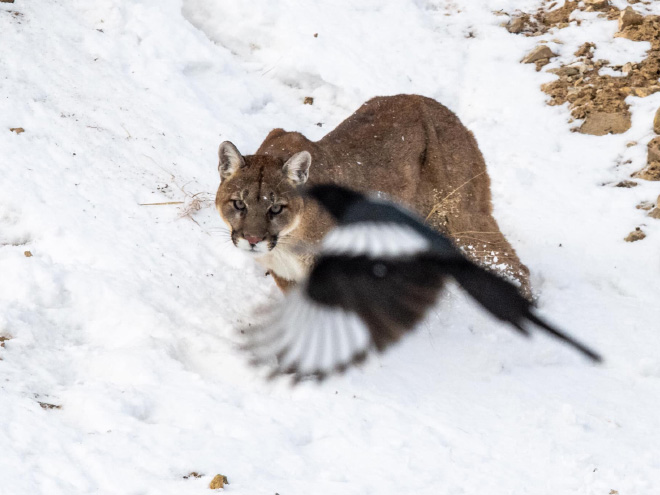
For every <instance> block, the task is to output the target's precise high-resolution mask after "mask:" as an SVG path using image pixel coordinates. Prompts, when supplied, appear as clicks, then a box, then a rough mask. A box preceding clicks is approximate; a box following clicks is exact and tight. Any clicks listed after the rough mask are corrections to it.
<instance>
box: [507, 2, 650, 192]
mask: <svg viewBox="0 0 660 495" xmlns="http://www.w3.org/2000/svg"><path fill="white" fill-rule="evenodd" d="M556 3H557V2H553V1H547V2H546V3H545V4H544V5H543V6H542V7H541V8H540V9H539V10H537V11H536V12H533V13H527V12H517V13H515V14H513V16H512V18H511V20H510V21H509V23H508V24H507V25H506V28H507V29H508V30H509V32H511V33H516V34H522V35H524V36H539V35H542V34H545V33H547V32H548V31H550V30H551V29H562V28H565V27H567V26H569V24H574V25H580V21H579V20H577V19H572V15H573V13H574V12H575V11H576V10H581V11H587V12H594V11H596V12H600V14H599V15H600V16H602V17H605V18H607V19H609V20H618V26H619V31H618V32H617V33H616V34H615V37H621V38H626V39H629V40H632V41H648V42H649V43H650V44H651V49H650V50H649V51H648V52H647V57H646V58H645V59H644V60H642V61H641V62H639V63H632V62H628V63H626V64H624V65H611V64H610V63H609V61H608V60H594V48H595V47H596V45H595V44H594V43H589V42H588V43H585V44H583V45H582V46H581V47H580V48H579V49H578V50H577V51H576V52H575V54H574V56H575V58H574V59H573V60H572V61H571V62H569V63H568V64H566V65H564V66H562V67H559V68H556V69H551V70H549V72H551V73H553V74H555V75H557V77H558V79H557V80H555V81H553V82H551V83H547V84H544V85H543V86H542V87H541V89H542V90H543V91H544V92H545V93H546V94H547V95H548V96H549V97H550V99H549V101H548V104H549V105H563V104H564V103H568V104H569V108H570V111H571V116H572V118H573V119H576V120H582V121H583V122H582V124H581V125H580V126H579V127H576V128H575V129H574V130H576V131H578V132H582V133H585V134H592V135H596V136H602V135H605V134H610V133H612V134H620V133H623V132H626V131H627V130H628V129H629V128H630V125H631V116H630V108H629V105H628V104H627V103H626V102H625V99H626V98H627V97H628V96H631V95H632V96H637V97H640V98H645V97H647V96H649V95H651V94H653V93H656V92H658V91H660V81H659V78H660V16H655V15H647V16H644V15H642V14H640V13H639V12H637V11H635V10H634V9H633V8H632V7H630V6H628V7H626V8H625V9H624V10H620V9H619V8H617V7H615V6H614V5H611V4H610V3H609V2H608V1H607V0H584V1H583V2H578V1H567V2H565V4H564V5H563V6H562V7H560V8H555V6H556ZM629 3H631V4H634V3H638V2H636V1H630V2H629ZM542 50H543V52H542ZM548 51H549V48H547V47H543V45H539V46H538V47H537V48H536V49H535V50H533V51H532V52H530V54H529V55H532V54H533V55H534V57H536V58H537V59H538V57H539V54H541V53H548ZM529 55H528V57H526V59H523V62H532V60H527V58H529ZM548 59H549V57H546V58H542V59H541V62H540V64H541V66H542V65H545V64H546V63H547V62H548ZM534 62H535V63H537V70H539V69H540V68H541V66H539V62H538V61H536V60H535V61H534ZM603 69H608V71H607V72H608V73H604V72H605V71H604V70H603ZM601 72H603V73H601ZM612 72H614V73H615V74H614V75H613V74H612ZM654 128H655V129H656V132H657V133H660V110H659V112H658V115H657V116H656V119H655V125H654ZM635 177H639V178H641V179H646V180H660V157H658V159H657V160H656V159H655V158H653V159H652V157H651V155H650V154H649V160H648V166H647V167H646V168H645V169H644V170H641V171H639V172H637V173H636V174H635Z"/></svg>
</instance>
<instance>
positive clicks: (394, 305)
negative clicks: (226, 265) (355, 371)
mask: <svg viewBox="0 0 660 495" xmlns="http://www.w3.org/2000/svg"><path fill="white" fill-rule="evenodd" d="M304 194H305V195H306V196H308V197H311V198H313V199H315V200H316V201H318V202H319V203H320V204H321V205H322V206H323V207H324V208H325V209H326V210H327V211H328V212H329V213H330V214H331V215H332V216H333V217H334V219H335V220H336V222H337V226H336V228H334V229H333V230H331V231H330V232H329V233H328V234H327V235H326V236H325V237H324V238H323V240H322V241H321V246H320V251H319V253H318V256H317V259H316V262H315V264H314V265H313V267H312V269H311V271H310V273H309V275H308V277H307V278H306V279H305V280H303V281H301V282H300V283H299V284H298V285H297V286H296V287H295V288H294V289H292V290H291V291H290V292H289V293H288V294H287V295H286V297H285V300H284V301H283V302H282V303H281V304H279V305H278V306H277V308H275V310H274V313H273V314H271V315H270V317H269V318H267V319H266V322H265V323H263V324H261V325H258V326H257V327H256V328H254V327H253V328H251V329H250V330H249V331H248V332H245V333H247V335H248V340H247V343H246V345H245V347H246V348H247V349H249V350H251V351H252V352H253V356H254V359H253V362H254V363H255V364H270V366H271V367H272V373H271V377H274V376H277V375H280V374H292V375H293V376H292V379H293V381H294V382H298V381H300V380H301V379H303V378H305V377H313V378H316V379H317V380H322V379H323V378H325V377H326V376H327V375H329V374H332V373H337V372H343V371H344V370H346V369H347V368H348V367H349V366H351V365H353V364H356V363H359V362H361V361H363V360H364V359H365V358H366V356H367V354H368V353H369V352H370V351H371V350H372V349H375V350H376V351H378V352H382V351H383V350H385V349H386V348H387V347H388V346H390V345H391V344H394V343H396V342H397V341H398V340H399V339H400V338H401V337H402V336H403V335H405V334H406V333H407V332H409V331H411V330H413V329H414V328H415V325H416V324H417V323H418V322H419V321H420V320H422V319H423V317H424V316H425V314H426V312H427V311H428V310H429V308H431V307H432V306H433V305H434V304H435V303H436V301H437V299H438V296H439V294H440V293H441V291H442V288H443V285H444V282H445V280H446V279H447V278H448V277H452V278H453V279H454V280H456V282H458V284H459V285H460V286H461V287H462V288H463V289H464V290H465V291H466V292H467V293H468V294H470V296H472V297H473V298H474V299H475V300H476V301H477V302H478V303H479V304H481V306H483V307H484V308H485V309H486V310H488V311H489V312H490V313H491V314H492V315H493V316H495V317H496V318H498V319H500V320H502V321H504V322H507V323H509V324H510V325H511V326H512V327H513V329H514V330H516V331H518V332H519V333H520V334H522V335H524V336H529V335H530V332H529V329H528V328H527V325H526V324H529V323H533V324H534V325H536V327H538V328H539V329H541V330H543V331H545V332H547V333H549V334H551V335H553V336H555V337H556V338H558V339H560V340H561V341H563V342H564V343H566V344H568V345H570V346H572V347H574V348H575V349H577V350H578V351H580V352H581V353H582V354H584V355H585V356H587V357H588V358H589V359H591V360H592V361H596V362H600V361H601V360H602V358H601V356H600V355H599V354H597V353H596V352H594V351H593V350H591V349H589V348H588V347H586V346H585V345H583V344H581V343H580V342H578V341H576V340H575V339H573V338H572V337H570V336H568V335H566V334H565V333H563V332H561V331H560V330H558V329H556V328H554V327H553V326H551V325H550V324H548V323H546V322H545V321H543V320H542V319H540V318H539V317H538V316H536V315H535V314H534V312H533V308H532V305H531V303H530V302H529V301H528V300H527V299H525V298H524V297H523V296H521V295H520V293H519V292H518V289H517V288H516V287H515V286H514V285H513V284H512V283H510V282H508V281H507V280H504V279H503V278H501V277H500V276H498V275H496V274H494V273H492V272H490V271H488V270H485V269H484V268H481V267H480V266H478V265H476V264H474V263H473V262H472V261H470V260H468V259H467V258H466V257H465V256H464V255H463V254H462V252H461V251H460V250H459V249H457V248H456V247H455V246H454V245H453V244H452V242H451V241H450V240H449V239H448V238H447V237H445V236H444V235H442V234H441V233H439V232H437V231H435V230H433V229H432V228H430V227H428V226H427V225H425V224H424V222H423V220H421V219H420V218H418V217H417V216H416V215H415V214H414V213H412V212H410V211H408V210H406V209H404V208H403V207H401V206H399V205H397V204H395V203H393V202H390V201H385V200H383V199H378V198H375V197H369V196H366V195H364V194H361V193H359V192H356V191H353V190H350V189H347V188H345V187H341V186H338V185H330V184H323V185H316V186H313V187H311V188H309V189H308V190H307V191H306V192H305V193H304ZM273 356H275V359H274V358H273Z"/></svg>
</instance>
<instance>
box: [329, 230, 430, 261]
mask: <svg viewBox="0 0 660 495" xmlns="http://www.w3.org/2000/svg"><path fill="white" fill-rule="evenodd" d="M430 247H431V243H430V242H429V240H428V239H426V238H425V237H424V236H423V235H422V234H420V233H418V232H416V231H415V230H414V229H413V228H412V227H409V226H408V225H403V224H398V223H386V222H360V223H353V224H348V225H341V226H339V227H337V228H335V229H333V230H332V231H330V232H329V233H328V235H326V236H325V238H324V239H323V242H322V243H321V253H322V254H337V255H347V256H368V257H370V258H394V257H397V256H414V255H415V254H419V253H421V252H424V251H427V250H429V249H430Z"/></svg>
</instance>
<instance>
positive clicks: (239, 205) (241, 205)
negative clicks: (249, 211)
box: [234, 199, 245, 210]
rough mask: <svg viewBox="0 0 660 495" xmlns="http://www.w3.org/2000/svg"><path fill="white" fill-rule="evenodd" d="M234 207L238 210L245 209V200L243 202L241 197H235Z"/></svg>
mask: <svg viewBox="0 0 660 495" xmlns="http://www.w3.org/2000/svg"><path fill="white" fill-rule="evenodd" d="M234 208H236V209H237V210H244V209H245V202H243V201H242V200H240V199H235V200H234Z"/></svg>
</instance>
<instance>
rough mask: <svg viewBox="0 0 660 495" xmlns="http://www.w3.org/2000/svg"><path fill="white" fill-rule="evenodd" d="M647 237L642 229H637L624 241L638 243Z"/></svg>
mask: <svg viewBox="0 0 660 495" xmlns="http://www.w3.org/2000/svg"><path fill="white" fill-rule="evenodd" d="M645 237H646V234H645V233H644V232H643V231H642V229H640V228H639V227H635V230H633V231H632V232H631V233H630V234H628V236H627V237H626V238H625V239H624V241H626V242H636V241H641V240H642V239H644V238H645Z"/></svg>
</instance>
